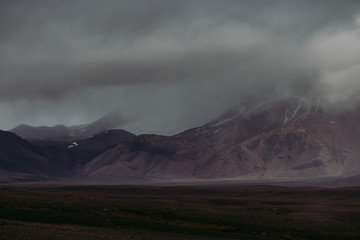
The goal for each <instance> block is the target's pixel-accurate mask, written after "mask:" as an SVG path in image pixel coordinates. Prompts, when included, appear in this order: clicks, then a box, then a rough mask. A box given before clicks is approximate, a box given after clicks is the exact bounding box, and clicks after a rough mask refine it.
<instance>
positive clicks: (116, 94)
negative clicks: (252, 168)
mask: <svg viewBox="0 0 360 240" xmlns="http://www.w3.org/2000/svg"><path fill="white" fill-rule="evenodd" d="M359 10H360V3H359V2H358V1H352V0H348V1H341V2H339V1H327V2H326V3H324V2H323V1H295V0H294V1H276V2H272V3H270V2H269V1H260V0H259V1H231V0H227V1H201V0H195V1H165V0H164V1H162V0H158V1H151V0H147V1H143V0H138V1H130V0H129V1H110V0H109V1H101V2H99V1H82V0H78V1H32V2H31V4H30V3H29V2H28V1H1V3H0V34H1V36H2V38H1V39H0V48H1V51H2V55H1V56H0V79H1V81H0V111H1V116H4V117H2V118H1V119H0V128H11V127H14V125H16V124H19V123H28V124H34V125H41V124H45V125H53V124H57V123H64V124H80V123H84V122H90V121H92V120H94V119H96V118H97V117H100V116H101V115H102V114H105V113H106V112H107V111H112V110H113V109H119V111H121V112H122V113H123V114H124V116H129V117H130V116H136V117H137V118H138V119H139V120H141V119H142V121H145V122H146V121H147V120H146V119H152V120H151V121H150V120H148V122H152V123H151V124H149V125H150V126H149V128H152V127H151V125H156V124H157V123H156V122H161V125H162V126H163V128H164V129H167V130H163V131H162V132H161V133H164V134H172V133H175V131H179V130H182V129H185V128H187V127H192V126H196V125H198V124H201V123H203V122H204V121H207V120H210V119H211V117H214V116H216V115H217V114H219V113H221V112H223V111H225V110H226V109H227V108H228V107H230V106H232V105H234V103H235V102H238V101H241V100H244V99H247V98H250V97H251V98H252V99H259V100H260V99H261V98H265V97H274V96H279V95H283V94H298V95H308V96H309V97H310V98H311V97H321V98H323V99H325V100H326V102H327V103H331V104H342V105H346V104H349V102H351V103H354V102H356V101H357V97H356V95H357V93H359V92H360V84H359V81H358V78H357V76H359V73H360V72H359V71H358V70H357V69H359V68H358V66H359V64H360V57H359V56H360V47H359V44H358V42H359V40H360V33H359V32H360V25H359V24H360V20H359V19H360V17H359V16H360V11H359ZM280 97H281V96H280ZM349 99H350V100H349ZM179 113H180V114H179ZM158 125H159V124H158ZM154 128H156V127H154Z"/></svg>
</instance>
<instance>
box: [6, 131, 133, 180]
mask: <svg viewBox="0 0 360 240" xmlns="http://www.w3.org/2000/svg"><path fill="white" fill-rule="evenodd" d="M133 137H135V135H133V134H131V133H129V132H126V131H123V130H110V131H106V132H102V133H99V134H97V135H94V136H93V137H91V138H88V139H80V140H75V141H72V142H51V141H27V140H23V139H21V138H20V137H18V136H16V135H15V134H14V133H10V132H4V131H0V173H1V177H0V182H13V181H30V180H31V181H34V180H42V179H49V178H56V177H65V176H72V175H73V174H74V170H75V169H76V168H77V167H79V166H81V165H83V164H86V163H87V162H89V161H90V160H92V159H93V158H94V157H96V156H97V155H99V154H100V153H103V152H104V151H106V150H107V149H109V148H110V147H112V146H115V145H117V144H119V143H121V142H124V141H127V140H129V139H131V138H133Z"/></svg>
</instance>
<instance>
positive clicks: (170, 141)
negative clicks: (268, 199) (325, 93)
mask: <svg viewBox="0 0 360 240" xmlns="http://www.w3.org/2000/svg"><path fill="white" fill-rule="evenodd" d="M359 110H360V109H359V108H356V109H351V110H346V111H345V110H344V111H337V112H330V111H325V110H324V109H322V108H320V107H319V106H317V105H316V104H315V105H312V104H309V103H306V102H305V101H304V100H301V99H290V100H289V99H287V100H283V101H268V102H265V103H262V104H260V105H256V106H252V105H251V104H250V105H248V106H245V107H242V108H236V109H233V110H231V111H229V112H228V113H226V114H224V115H223V116H221V117H220V118H218V119H216V120H214V121H212V122H210V123H207V124H205V125H204V126H202V127H199V128H194V129H189V130H187V131H185V132H182V133H180V134H177V135H175V136H171V137H165V136H158V135H140V136H138V137H136V138H134V139H132V140H131V141H128V142H125V143H122V144H119V145H117V146H115V147H114V148H111V149H109V150H108V151H106V152H104V153H103V154H101V155H99V156H98V157H96V158H95V159H94V160H92V161H91V162H89V163H88V164H86V165H85V166H84V167H83V168H82V169H81V171H80V173H81V174H82V175H86V176H93V177H97V178H101V177H102V176H109V175H111V176H114V178H116V177H117V176H121V175H123V174H129V173H132V174H138V175H141V176H147V177H154V178H155V177H156V178H167V179H174V178H187V179H195V178H204V179H217V178H246V179H249V178H254V179H258V178H269V179H270V178H307V177H322V176H341V175H343V174H347V173H350V172H354V170H355V171H359V169H360V161H359V157H360V152H359V146H360V138H359V136H360V111H359Z"/></svg>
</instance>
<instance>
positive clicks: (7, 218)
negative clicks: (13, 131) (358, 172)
mask: <svg viewBox="0 0 360 240" xmlns="http://www.w3.org/2000/svg"><path fill="white" fill-rule="evenodd" d="M0 239H1V240H15V239H26V240H28V239H36V240H38V239H39V240H42V239H44V240H45V239H46V240H48V239H53V240H63V239H76V240H92V239H94V240H95V239H96V240H99V239H108V240H110V239H114V240H115V239H134V240H138V239H139V240H151V239H166V240H172V239H173V240H177V239H199V240H200V239H204V240H205V239H208V240H213V239H214V240H215V239H360V187H348V188H311V187H278V186H276V187H275V186H173V187H164V186H162V187H155V186H153V187H152V186H65V185H2V186H0Z"/></svg>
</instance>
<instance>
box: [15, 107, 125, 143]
mask: <svg viewBox="0 0 360 240" xmlns="http://www.w3.org/2000/svg"><path fill="white" fill-rule="evenodd" d="M124 123H125V120H123V118H122V117H121V116H120V113H119V112H118V111H113V112H110V113H108V114H106V115H105V116H103V117H102V118H100V119H98V120H96V121H95V122H92V123H89V124H84V125H80V126H69V127H68V126H64V125H56V126H53V127H48V126H40V127H33V126H29V125H25V124H21V125H19V126H17V127H15V128H13V129H11V130H10V132H13V133H15V134H16V135H18V136H20V137H22V138H24V139H29V140H31V139H33V140H49V141H59V142H67V141H72V140H75V139H79V138H87V137H91V136H92V135H94V134H97V133H100V132H103V131H106V130H110V129H116V128H119V127H121V125H123V124H124Z"/></svg>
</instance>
